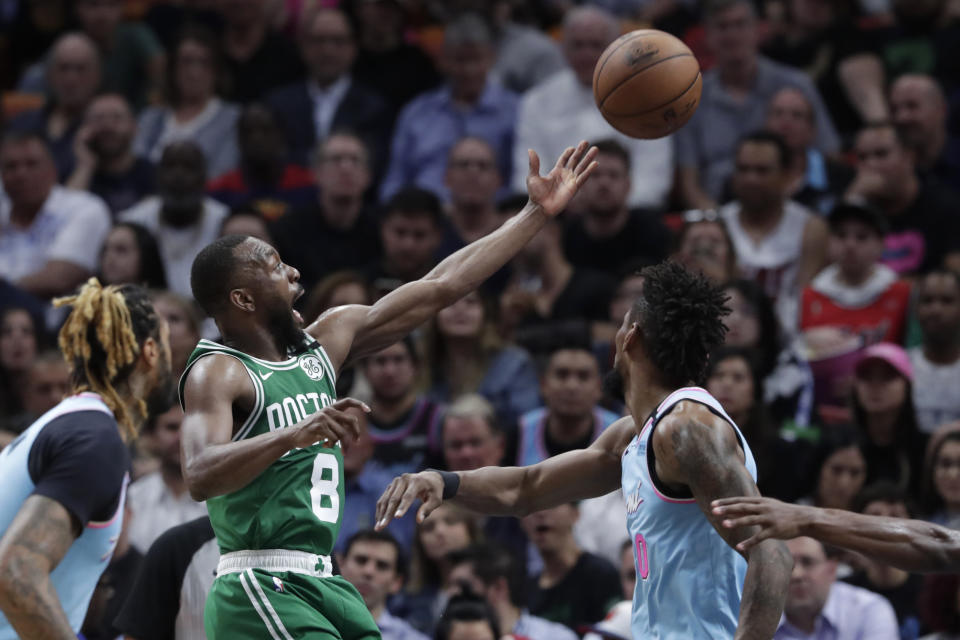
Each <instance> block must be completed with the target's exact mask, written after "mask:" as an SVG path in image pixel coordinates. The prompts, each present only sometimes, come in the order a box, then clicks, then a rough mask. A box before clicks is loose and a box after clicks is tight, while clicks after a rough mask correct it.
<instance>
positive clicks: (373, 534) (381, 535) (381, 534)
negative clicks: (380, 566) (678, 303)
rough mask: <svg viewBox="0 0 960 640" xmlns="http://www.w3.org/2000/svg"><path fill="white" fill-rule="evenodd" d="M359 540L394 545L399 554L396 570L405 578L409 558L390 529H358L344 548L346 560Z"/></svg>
mask: <svg viewBox="0 0 960 640" xmlns="http://www.w3.org/2000/svg"><path fill="white" fill-rule="evenodd" d="M358 542H377V543H380V544H389V545H390V546H392V547H393V550H394V551H395V552H396V554H397V555H396V557H397V561H396V563H395V566H394V570H395V571H396V573H397V575H398V576H400V577H401V578H404V579H405V578H406V577H407V559H406V556H404V554H403V547H401V546H400V543H399V542H398V541H397V539H396V538H394V537H393V534H391V533H390V532H389V531H377V530H376V529H361V530H360V531H357V532H356V533H355V534H353V535H352V536H350V538H349V539H348V540H347V545H346V546H345V547H344V548H343V559H344V560H346V559H347V558H348V557H349V556H350V550H351V549H353V545H355V544H357V543H358Z"/></svg>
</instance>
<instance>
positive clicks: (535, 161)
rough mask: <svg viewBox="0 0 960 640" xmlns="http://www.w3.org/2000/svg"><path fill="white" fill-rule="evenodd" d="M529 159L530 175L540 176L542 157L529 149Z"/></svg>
mask: <svg viewBox="0 0 960 640" xmlns="http://www.w3.org/2000/svg"><path fill="white" fill-rule="evenodd" d="M527 158H528V159H529V160H530V175H531V176H537V177H539V176H540V156H538V155H537V152H536V151H534V150H533V149H527Z"/></svg>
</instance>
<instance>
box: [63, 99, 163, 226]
mask: <svg viewBox="0 0 960 640" xmlns="http://www.w3.org/2000/svg"><path fill="white" fill-rule="evenodd" d="M136 130H137V121H136V120H135V119H134V117H133V112H132V111H131V109H130V105H129V104H128V103H127V100H126V98H124V97H123V96H122V95H120V94H118V93H107V94H103V95H101V96H98V97H96V98H94V100H93V102H91V103H90V106H89V107H88V108H87V112H86V114H85V115H84V118H83V125H82V126H81V127H80V129H79V131H78V132H77V136H76V138H75V139H74V144H73V153H74V156H75V157H76V159H77V162H76V166H75V167H74V170H73V173H71V174H70V178H69V179H68V180H67V183H66V184H67V186H68V187H71V188H73V189H81V190H83V191H90V192H91V193H94V194H96V195H98V196H100V197H101V198H103V200H104V202H106V203H107V206H108V207H109V208H110V211H111V212H113V213H114V214H116V213H118V212H120V211H123V210H124V209H129V208H130V207H132V206H133V205H135V204H136V203H137V202H138V201H139V200H140V199H141V198H143V197H145V196H147V195H150V194H151V193H153V190H154V177H153V165H152V164H151V163H150V162H149V161H147V160H146V159H144V158H140V157H137V156H135V155H134V154H133V136H134V133H135V132H136Z"/></svg>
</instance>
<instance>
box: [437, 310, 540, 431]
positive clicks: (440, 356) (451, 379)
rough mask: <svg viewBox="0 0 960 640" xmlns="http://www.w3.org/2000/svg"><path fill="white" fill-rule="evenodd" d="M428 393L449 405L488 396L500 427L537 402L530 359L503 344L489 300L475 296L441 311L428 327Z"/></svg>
mask: <svg viewBox="0 0 960 640" xmlns="http://www.w3.org/2000/svg"><path fill="white" fill-rule="evenodd" d="M426 354H427V367H428V368H427V385H428V389H429V391H428V395H429V396H430V397H431V398H433V399H434V400H436V401H437V402H446V403H449V402H451V401H453V400H454V399H455V398H456V397H458V396H460V395H461V394H464V393H479V394H480V395H482V396H484V397H485V398H487V399H488V400H489V401H490V402H491V404H493V406H494V409H495V411H496V414H497V419H498V420H499V421H500V423H501V424H512V423H513V422H514V421H516V419H517V418H518V417H520V415H521V414H522V413H524V412H526V411H529V410H531V409H534V408H536V407H537V405H539V403H540V394H539V391H538V389H537V374H536V371H535V369H534V366H533V361H532V360H531V359H530V355H529V354H528V353H527V352H526V351H524V350H523V349H521V348H519V347H516V346H512V345H505V344H503V342H502V340H501V339H500V336H499V335H498V332H497V328H496V321H495V318H494V309H493V304H492V301H490V300H488V299H484V298H483V296H482V295H481V294H480V293H479V292H478V291H474V292H473V293H470V294H467V295H466V296H464V297H463V298H461V299H460V300H458V301H457V302H455V303H453V304H452V305H450V306H449V307H447V308H445V309H442V310H441V311H440V312H439V313H437V315H436V317H435V318H434V319H433V320H432V321H431V322H430V323H429V324H428V325H427V332H426Z"/></svg>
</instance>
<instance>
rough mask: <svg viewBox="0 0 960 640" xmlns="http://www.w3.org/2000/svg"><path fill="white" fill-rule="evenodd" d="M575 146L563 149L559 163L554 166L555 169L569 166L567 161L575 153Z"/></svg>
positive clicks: (558, 159)
mask: <svg viewBox="0 0 960 640" xmlns="http://www.w3.org/2000/svg"><path fill="white" fill-rule="evenodd" d="M573 151H574V149H573V147H567V148H566V149H564V150H563V153H561V154H560V157H559V158H557V164H555V165H554V166H553V168H554V169H562V168H564V167H566V166H567V161H568V160H569V159H570V156H572V155H573Z"/></svg>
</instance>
